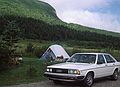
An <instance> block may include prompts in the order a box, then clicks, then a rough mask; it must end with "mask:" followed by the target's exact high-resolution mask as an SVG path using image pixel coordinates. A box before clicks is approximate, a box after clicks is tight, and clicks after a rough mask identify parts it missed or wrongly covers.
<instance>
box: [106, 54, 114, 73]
mask: <svg viewBox="0 0 120 87" xmlns="http://www.w3.org/2000/svg"><path fill="white" fill-rule="evenodd" d="M104 57H105V60H106V62H107V64H106V65H107V67H106V69H107V72H108V75H112V74H113V70H114V68H115V62H116V61H115V60H114V59H113V58H112V56H111V55H109V54H105V55H104Z"/></svg>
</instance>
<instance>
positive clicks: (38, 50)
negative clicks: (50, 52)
mask: <svg viewBox="0 0 120 87" xmlns="http://www.w3.org/2000/svg"><path fill="white" fill-rule="evenodd" d="M47 48H48V46H43V47H41V48H36V49H35V50H34V54H35V56H36V57H41V56H42V55H43V54H44V52H45V51H46V50H47Z"/></svg>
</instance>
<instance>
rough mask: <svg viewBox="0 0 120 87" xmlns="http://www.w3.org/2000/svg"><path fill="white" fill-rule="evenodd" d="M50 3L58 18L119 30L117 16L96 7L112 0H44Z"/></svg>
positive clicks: (107, 4) (119, 25)
mask: <svg viewBox="0 0 120 87" xmlns="http://www.w3.org/2000/svg"><path fill="white" fill-rule="evenodd" d="M45 1H46V2H48V3H49V4H51V5H52V6H53V7H54V8H55V9H56V12H57V15H58V17H59V18H60V19H62V20H63V21H65V22H68V23H77V24H81V25H85V26H89V27H94V28H100V29H105V30H109V31H115V32H120V21H118V16H116V15H114V14H111V13H108V11H106V12H104V13H103V12H100V11H99V10H98V9H104V8H106V7H108V6H110V5H111V3H112V2H113V0H45ZM93 9H94V10H96V11H92V10H93Z"/></svg>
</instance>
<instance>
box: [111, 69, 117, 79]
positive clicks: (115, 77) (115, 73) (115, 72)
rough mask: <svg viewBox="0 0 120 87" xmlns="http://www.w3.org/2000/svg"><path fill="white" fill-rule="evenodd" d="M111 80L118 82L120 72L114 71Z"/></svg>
mask: <svg viewBox="0 0 120 87" xmlns="http://www.w3.org/2000/svg"><path fill="white" fill-rule="evenodd" d="M111 79H112V80H114V81H116V80H118V70H115V71H114V73H113V75H112V76H111Z"/></svg>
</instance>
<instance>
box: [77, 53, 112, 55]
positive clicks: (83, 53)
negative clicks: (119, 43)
mask: <svg viewBox="0 0 120 87" xmlns="http://www.w3.org/2000/svg"><path fill="white" fill-rule="evenodd" d="M75 54H95V55H98V54H104V55H105V54H106V55H110V54H109V53H75Z"/></svg>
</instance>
